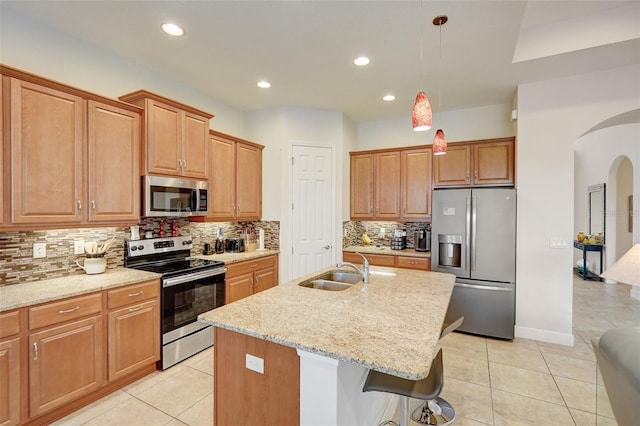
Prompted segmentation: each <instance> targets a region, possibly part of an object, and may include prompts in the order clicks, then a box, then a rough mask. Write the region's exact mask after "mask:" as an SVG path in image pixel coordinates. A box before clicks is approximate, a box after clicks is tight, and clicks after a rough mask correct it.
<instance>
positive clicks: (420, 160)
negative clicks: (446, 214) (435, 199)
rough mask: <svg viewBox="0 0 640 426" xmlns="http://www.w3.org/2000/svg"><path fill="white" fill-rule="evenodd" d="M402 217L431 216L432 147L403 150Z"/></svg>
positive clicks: (415, 218) (407, 218) (401, 167)
mask: <svg viewBox="0 0 640 426" xmlns="http://www.w3.org/2000/svg"><path fill="white" fill-rule="evenodd" d="M400 169H401V171H402V184H401V186H402V215H401V219H406V220H408V221H411V220H414V221H415V220H426V219H428V218H430V217H431V148H419V149H410V150H407V151H402V161H401V165H400Z"/></svg>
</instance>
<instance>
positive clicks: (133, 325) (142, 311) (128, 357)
mask: <svg viewBox="0 0 640 426" xmlns="http://www.w3.org/2000/svg"><path fill="white" fill-rule="evenodd" d="M159 359H160V304H159V302H158V300H151V301H148V302H145V303H140V304H137V305H131V306H129V307H126V308H122V309H119V310H117V311H113V312H110V313H109V381H112V380H116V379H118V378H120V377H122V376H126V375H127V374H130V373H132V372H133V371H135V370H137V369H138V368H140V367H144V366H146V365H149V364H152V363H154V362H155V361H157V360H159Z"/></svg>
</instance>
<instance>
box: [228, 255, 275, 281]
mask: <svg viewBox="0 0 640 426" xmlns="http://www.w3.org/2000/svg"><path fill="white" fill-rule="evenodd" d="M276 259H277V256H267V257H259V258H257V259H251V260H245V261H243V262H237V263H230V264H228V265H226V267H227V275H226V277H227V278H229V277H235V276H237V275H242V274H247V273H249V272H254V271H259V270H261V269H266V268H273V267H275V266H276V263H277V261H276Z"/></svg>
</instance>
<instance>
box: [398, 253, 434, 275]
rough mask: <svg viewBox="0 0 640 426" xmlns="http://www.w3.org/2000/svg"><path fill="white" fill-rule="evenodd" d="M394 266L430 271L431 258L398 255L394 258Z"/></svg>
mask: <svg viewBox="0 0 640 426" xmlns="http://www.w3.org/2000/svg"><path fill="white" fill-rule="evenodd" d="M396 266H397V267H398V268H406V269H420V270H423V271H430V270H431V259H429V258H426V257H408V256H398V257H397V258H396Z"/></svg>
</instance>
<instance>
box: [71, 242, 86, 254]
mask: <svg viewBox="0 0 640 426" xmlns="http://www.w3.org/2000/svg"><path fill="white" fill-rule="evenodd" d="M73 254H84V240H75V241H74V242H73Z"/></svg>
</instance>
